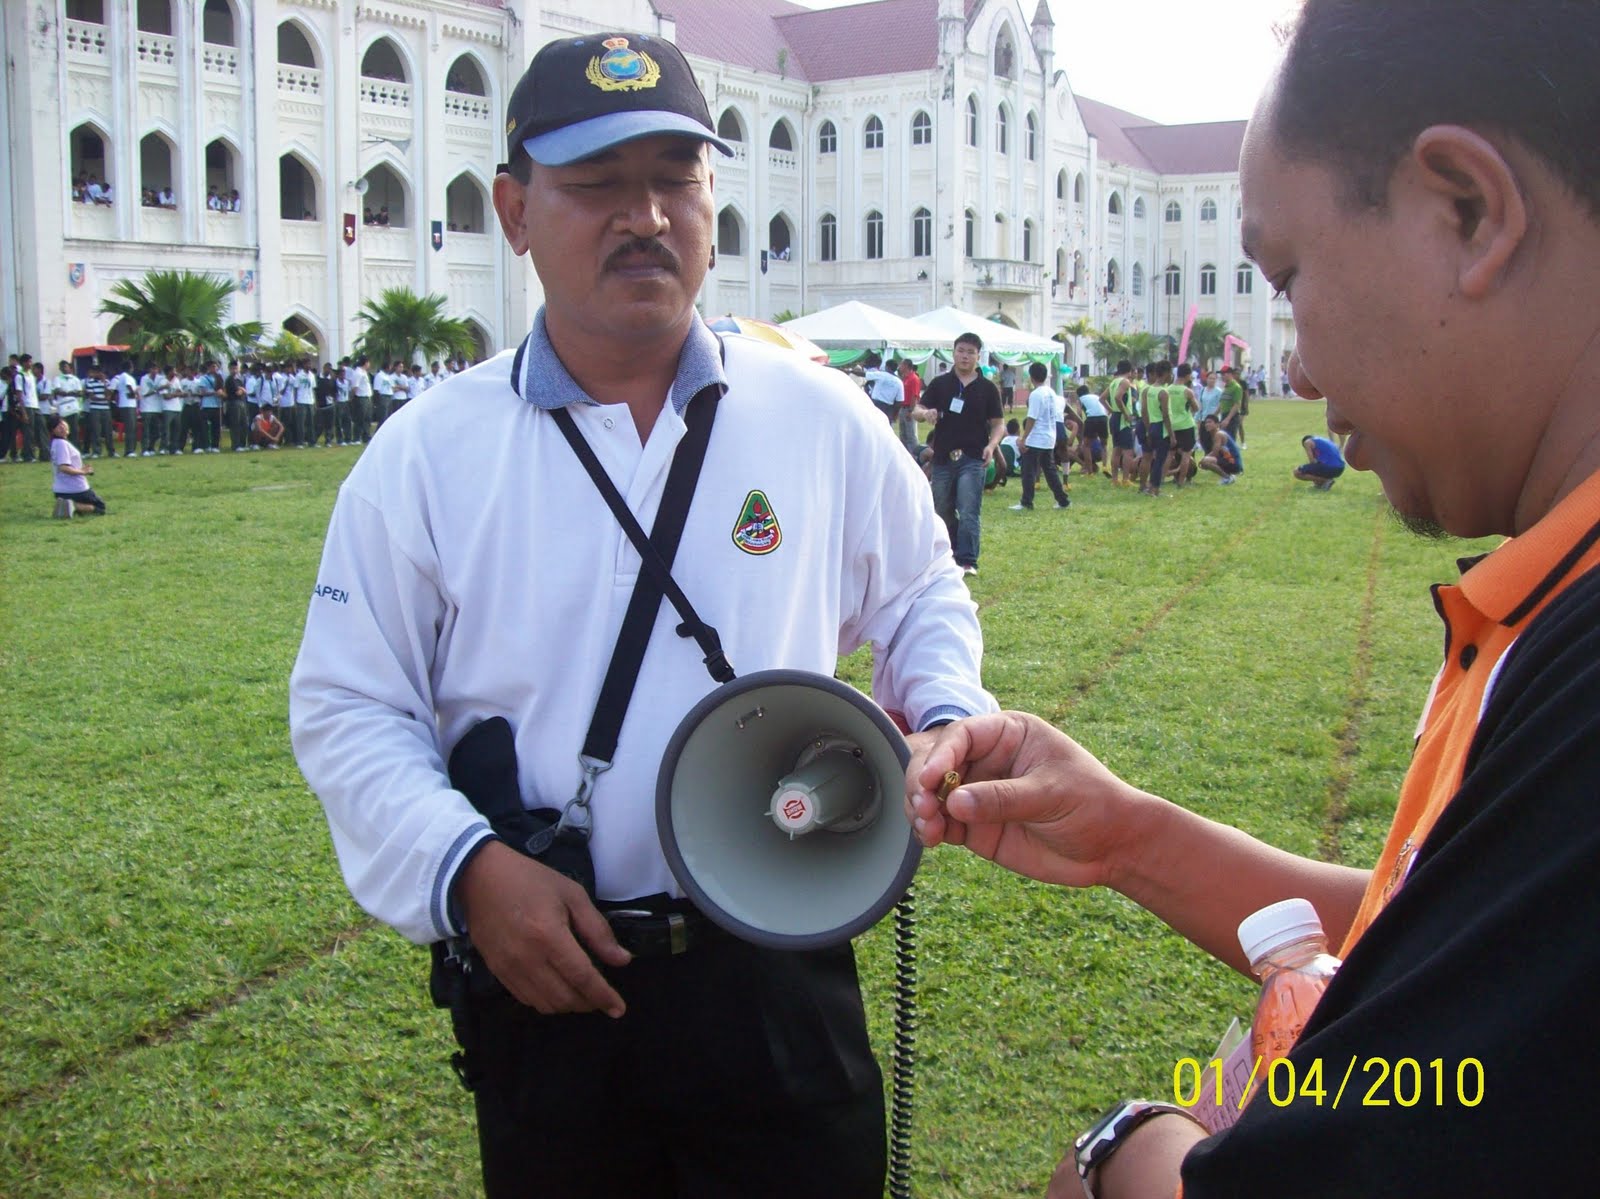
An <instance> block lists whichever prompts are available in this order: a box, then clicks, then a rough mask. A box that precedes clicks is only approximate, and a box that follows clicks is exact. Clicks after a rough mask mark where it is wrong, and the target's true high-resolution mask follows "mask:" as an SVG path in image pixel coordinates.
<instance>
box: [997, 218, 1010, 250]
mask: <svg viewBox="0 0 1600 1199" xmlns="http://www.w3.org/2000/svg"><path fill="white" fill-rule="evenodd" d="M994 256H995V257H996V258H1009V257H1010V256H1011V226H1010V225H1008V224H1006V214H1005V213H1003V212H997V213H995V214H994Z"/></svg>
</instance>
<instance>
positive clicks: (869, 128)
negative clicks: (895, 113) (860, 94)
mask: <svg viewBox="0 0 1600 1199" xmlns="http://www.w3.org/2000/svg"><path fill="white" fill-rule="evenodd" d="M861 144H862V145H863V146H865V147H866V148H867V149H868V150H881V149H883V122H882V121H880V120H879V119H878V118H877V117H875V116H874V117H868V118H867V123H866V124H865V125H863V126H862V129H861Z"/></svg>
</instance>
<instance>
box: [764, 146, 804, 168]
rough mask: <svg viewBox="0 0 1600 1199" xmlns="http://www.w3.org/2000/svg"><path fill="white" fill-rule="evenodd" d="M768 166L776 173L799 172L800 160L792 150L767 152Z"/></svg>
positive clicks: (771, 150)
mask: <svg viewBox="0 0 1600 1199" xmlns="http://www.w3.org/2000/svg"><path fill="white" fill-rule="evenodd" d="M767 165H768V166H769V167H771V168H772V169H773V170H775V171H798V170H799V169H800V160H799V159H798V158H797V157H795V154H794V151H792V150H773V149H770V148H769V149H768V150H767Z"/></svg>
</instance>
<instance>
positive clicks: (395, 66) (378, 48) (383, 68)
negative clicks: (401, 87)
mask: <svg viewBox="0 0 1600 1199" xmlns="http://www.w3.org/2000/svg"><path fill="white" fill-rule="evenodd" d="M361 74H362V77H363V78H366V79H387V80H389V81H390V82H391V83H405V82H407V79H406V63H405V59H404V58H402V57H401V56H400V48H399V47H398V46H396V45H395V44H394V39H393V38H389V37H380V38H379V39H378V40H377V41H375V42H373V43H372V45H370V46H368V47H367V52H366V53H365V54H363V55H362V56H361Z"/></svg>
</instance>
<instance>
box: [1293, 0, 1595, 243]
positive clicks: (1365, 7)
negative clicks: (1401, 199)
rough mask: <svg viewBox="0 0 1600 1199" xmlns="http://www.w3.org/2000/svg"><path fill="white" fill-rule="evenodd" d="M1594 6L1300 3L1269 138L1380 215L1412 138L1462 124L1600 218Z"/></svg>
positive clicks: (1543, 0)
mask: <svg viewBox="0 0 1600 1199" xmlns="http://www.w3.org/2000/svg"><path fill="white" fill-rule="evenodd" d="M1597 61H1600V5H1597V4H1595V3H1594V0H1521V2H1520V3H1518V4H1514V5H1513V4H1462V3H1461V2H1460V0H1404V3H1395V2H1394V0H1305V4H1304V7H1303V8H1302V10H1301V13H1300V16H1299V19H1298V21H1297V22H1296V25H1295V29H1294V35H1293V38H1292V39H1291V41H1290V43H1289V47H1288V50H1287V53H1286V54H1285V57H1284V63H1283V68H1282V72H1281V74H1280V76H1279V84H1278V96H1277V108H1276V111H1275V113H1274V125H1273V130H1272V132H1273V135H1274V137H1275V139H1276V140H1277V142H1278V144H1279V145H1280V146H1281V147H1282V148H1283V149H1284V150H1285V151H1286V152H1287V153H1289V154H1291V155H1296V156H1301V157H1306V158H1310V159H1313V160H1317V161H1322V162H1325V163H1327V164H1329V165H1331V166H1333V167H1334V168H1335V169H1337V170H1338V171H1339V172H1340V173H1341V174H1342V175H1345V176H1346V177H1347V180H1348V182H1347V185H1346V194H1345V196H1344V197H1343V198H1344V199H1345V201H1346V202H1347V203H1348V204H1351V205H1354V206H1357V207H1366V208H1374V209H1380V210H1381V209H1382V208H1383V207H1384V205H1385V201H1386V198H1387V194H1388V184H1389V179H1390V176H1391V175H1392V174H1393V173H1394V168H1395V165H1396V164H1397V163H1398V162H1399V161H1400V159H1401V158H1402V157H1403V156H1404V155H1405V154H1406V152H1407V151H1408V149H1409V148H1410V146H1411V144H1412V143H1413V142H1414V141H1415V140H1416V137H1417V135H1418V134H1419V133H1421V132H1422V131H1423V130H1424V129H1428V128H1430V127H1432V126H1434V125H1465V126H1467V127H1469V128H1472V129H1476V130H1478V131H1480V132H1483V133H1487V134H1491V135H1492V134H1495V133H1499V134H1502V135H1505V136H1508V137H1511V138H1514V139H1515V140H1516V141H1517V142H1518V143H1519V144H1520V145H1522V146H1524V147H1526V148H1527V149H1528V150H1529V151H1531V152H1532V153H1533V154H1534V155H1536V156H1537V157H1538V158H1539V159H1541V160H1542V161H1543V162H1544V163H1545V165H1546V166H1547V167H1548V168H1549V169H1550V170H1551V171H1552V172H1554V174H1555V175H1556V176H1557V177H1558V178H1560V179H1561V180H1562V182H1563V183H1565V184H1566V185H1567V187H1568V188H1570V189H1571V190H1572V192H1573V194H1575V195H1577V196H1579V197H1581V198H1582V199H1583V200H1584V201H1585V202H1586V203H1587V204H1588V206H1589V210H1590V212H1591V213H1592V214H1593V215H1594V216H1595V218H1596V219H1600V135H1597V133H1596V130H1597V129H1600V72H1597V71H1596V70H1595V63H1596V62H1597Z"/></svg>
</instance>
